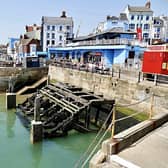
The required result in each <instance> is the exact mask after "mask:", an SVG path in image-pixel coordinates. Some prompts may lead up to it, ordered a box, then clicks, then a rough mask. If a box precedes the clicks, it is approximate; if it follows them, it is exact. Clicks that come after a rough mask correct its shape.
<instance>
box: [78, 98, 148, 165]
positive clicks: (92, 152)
mask: <svg viewBox="0 0 168 168" xmlns="http://www.w3.org/2000/svg"><path fill="white" fill-rule="evenodd" d="M150 98H151V96H149V97H147V98H145V99H143V100H141V101H139V102H136V103H132V104H127V105H116V107H129V106H134V105H137V104H140V103H142V102H145V101H146V100H148V99H150ZM112 112H113V109H112V110H111V112H110V113H109V115H108V117H107V119H106V121H105V122H104V124H103V126H102V127H101V129H100V131H99V132H98V134H97V135H96V137H95V138H94V140H93V141H92V143H91V144H90V145H89V147H88V149H87V150H86V152H85V153H84V155H82V157H81V158H80V160H79V161H78V162H77V164H76V165H75V168H79V167H78V166H80V163H82V162H83V159H84V157H85V156H86V154H87V153H88V152H89V150H90V149H91V147H92V145H93V144H94V143H95V142H96V140H97V138H98V136H99V135H100V134H101V131H102V130H103V129H104V125H105V124H106V122H107V121H108V120H109V117H110V116H111V114H112ZM140 113H144V112H136V113H134V114H131V115H129V116H126V117H122V118H120V119H117V120H115V121H114V123H117V122H119V121H123V120H126V119H128V118H131V117H133V116H136V115H138V114H140ZM111 126H112V123H111V124H110V125H109V127H108V128H107V130H106V131H105V132H104V134H103V135H102V136H101V138H100V140H99V141H98V143H97V145H96V146H95V147H94V149H93V150H92V151H91V153H90V154H89V156H88V157H87V159H86V160H85V161H84V163H82V166H81V168H84V166H85V165H86V164H87V162H88V161H89V159H90V158H91V157H92V155H93V154H94V152H95V150H96V149H97V147H98V146H99V144H100V143H101V141H102V140H103V138H104V137H105V135H106V134H107V132H108V131H109V129H110V128H111Z"/></svg>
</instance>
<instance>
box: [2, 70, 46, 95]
mask: <svg viewBox="0 0 168 168" xmlns="http://www.w3.org/2000/svg"><path fill="white" fill-rule="evenodd" d="M47 74H48V68H47V67H40V68H20V67H15V68H14V67H1V68H0V92H4V91H6V90H7V89H8V81H9V77H12V79H13V81H14V87H15V88H17V87H18V85H21V84H23V83H26V82H28V83H29V82H31V81H37V80H39V79H41V78H42V77H43V76H46V75H47Z"/></svg>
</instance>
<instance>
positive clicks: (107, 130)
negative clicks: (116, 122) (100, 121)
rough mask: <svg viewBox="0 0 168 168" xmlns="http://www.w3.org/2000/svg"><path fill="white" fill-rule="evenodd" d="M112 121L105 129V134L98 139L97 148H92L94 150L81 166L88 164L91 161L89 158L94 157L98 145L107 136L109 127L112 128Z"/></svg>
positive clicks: (82, 167)
mask: <svg viewBox="0 0 168 168" xmlns="http://www.w3.org/2000/svg"><path fill="white" fill-rule="evenodd" d="M111 126H112V123H111V124H110V125H109V127H108V129H107V130H106V131H105V133H104V134H103V136H102V137H101V139H100V140H99V141H98V143H97V145H96V146H95V148H94V149H93V150H92V152H91V153H90V155H89V156H88V158H87V159H86V160H85V162H84V163H83V164H82V166H81V168H84V166H85V165H86V163H87V162H88V161H89V159H90V158H91V157H92V155H93V154H94V152H95V150H96V149H97V147H98V146H99V145H100V143H101V142H102V140H103V139H104V137H105V136H106V134H107V132H108V130H109V128H111Z"/></svg>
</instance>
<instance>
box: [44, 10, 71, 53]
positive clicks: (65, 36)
mask: <svg viewBox="0 0 168 168" xmlns="http://www.w3.org/2000/svg"><path fill="white" fill-rule="evenodd" d="M41 28H42V31H41V33H42V34H41V42H42V47H43V51H47V48H48V47H56V46H65V45H66V44H68V43H70V42H71V40H72V38H73V19H72V17H67V16H66V13H65V11H63V12H62V15H61V16H60V17H46V16H43V17H42V26H41Z"/></svg>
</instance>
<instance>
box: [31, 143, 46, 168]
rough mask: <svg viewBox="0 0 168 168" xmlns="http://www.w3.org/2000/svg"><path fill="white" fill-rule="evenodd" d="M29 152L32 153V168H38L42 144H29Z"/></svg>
mask: <svg viewBox="0 0 168 168" xmlns="http://www.w3.org/2000/svg"><path fill="white" fill-rule="evenodd" d="M30 150H31V153H32V160H33V161H32V164H33V168H40V163H41V159H42V153H43V143H42V142H40V143H36V144H30Z"/></svg>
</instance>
